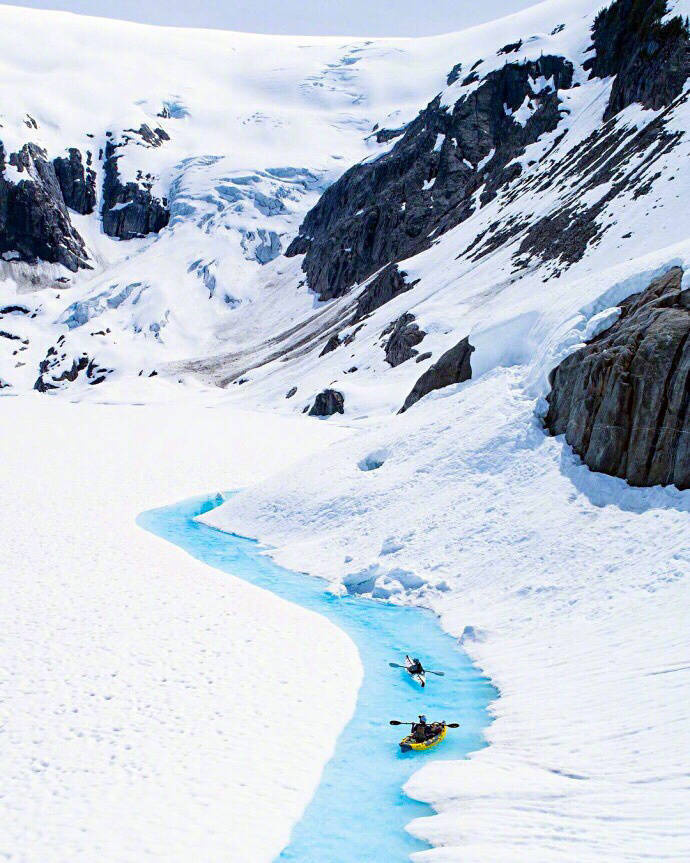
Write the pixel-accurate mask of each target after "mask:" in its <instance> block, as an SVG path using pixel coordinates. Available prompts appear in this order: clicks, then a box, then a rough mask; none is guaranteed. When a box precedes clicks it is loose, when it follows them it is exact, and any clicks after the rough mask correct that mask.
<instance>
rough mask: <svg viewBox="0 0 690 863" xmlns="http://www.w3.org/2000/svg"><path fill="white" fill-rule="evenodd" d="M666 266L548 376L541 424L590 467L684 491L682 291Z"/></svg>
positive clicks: (688, 452) (688, 381)
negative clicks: (548, 388) (607, 325)
mask: <svg viewBox="0 0 690 863" xmlns="http://www.w3.org/2000/svg"><path fill="white" fill-rule="evenodd" d="M682 275H683V273H682V270H681V269H680V268H679V267H674V268H673V269H671V270H669V271H668V272H667V273H665V274H664V275H663V276H661V277H659V278H657V279H655V280H654V281H653V282H652V283H651V284H650V285H649V287H648V288H647V289H646V290H645V291H644V292H643V293H641V294H637V295H635V296H633V297H631V298H630V299H628V300H626V302H624V303H623V304H622V306H621V315H620V317H619V319H618V320H617V321H616V323H615V324H614V325H613V326H612V327H610V329H608V330H606V331H605V332H604V333H602V334H601V335H599V336H597V337H596V338H594V339H592V341H590V342H589V343H588V344H587V345H586V346H585V347H582V348H580V349H579V350H577V351H576V352H575V353H573V354H571V355H570V356H569V357H566V359H565V360H563V362H562V363H561V364H560V365H559V366H558V367H557V368H556V369H555V370H554V371H553V372H552V374H551V387H552V388H551V393H550V394H549V396H548V402H549V410H548V413H547V415H546V418H545V425H546V427H547V429H548V430H549V432H550V433H551V434H554V435H558V434H564V435H565V439H566V441H567V442H568V443H569V444H570V446H571V447H572V448H573V450H574V451H575V452H576V453H577V454H578V455H580V457H581V458H582V459H583V461H584V462H585V464H586V465H588V466H589V467H590V468H591V469H592V470H595V471H601V472H603V473H607V474H611V475H612V476H617V477H621V478H624V479H626V480H628V482H630V483H631V484H632V485H639V486H649V485H659V484H660V485H669V484H674V485H676V486H678V488H681V489H685V488H690V290H689V289H685V290H683V289H682V284H681V280H682Z"/></svg>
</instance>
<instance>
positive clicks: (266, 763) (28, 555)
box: [0, 394, 361, 863]
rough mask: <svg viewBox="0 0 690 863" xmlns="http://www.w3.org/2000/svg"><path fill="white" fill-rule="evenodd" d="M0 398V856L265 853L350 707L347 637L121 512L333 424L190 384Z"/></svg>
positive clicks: (37, 859)
mask: <svg viewBox="0 0 690 863" xmlns="http://www.w3.org/2000/svg"><path fill="white" fill-rule="evenodd" d="M149 396H150V394H149ZM2 415H3V421H4V424H5V426H6V428H10V429H11V430H12V431H11V435H8V434H6V435H5V437H4V446H3V454H2V462H3V482H2V491H0V518H1V520H2V525H3V553H2V562H3V565H2V570H3V576H2V579H1V580H0V600H1V601H0V607H1V608H2V625H1V626H0V655H1V656H2V668H3V673H2V675H1V676H0V699H1V701H2V718H1V725H0V732H1V733H0V739H1V740H2V775H3V781H2V794H1V795H0V856H2V857H3V859H7V860H11V861H21V863H47V861H51V863H61V861H64V863H68V861H69V863H75V861H84V863H92V861H94V860H102V861H143V860H165V861H179V863H188V861H190V860H195V859H200V858H203V859H204V860H216V861H220V860H233V861H238V863H240V861H243V863H257V861H270V860H272V859H273V858H274V857H275V856H276V855H277V854H278V853H279V852H280V850H281V848H282V847H283V846H284V845H285V844H286V843H287V841H288V837H289V834H290V831H291V829H292V826H293V824H294V822H295V821H296V820H297V819H298V818H299V817H300V814H301V812H302V810H303V809H304V807H305V806H306V804H307V802H308V801H309V799H310V798H311V796H312V794H313V793H314V790H315V788H316V786H317V783H318V780H319V776H320V774H321V770H322V768H323V765H324V763H325V762H326V760H327V759H328V758H329V757H330V755H331V753H332V751H333V748H334V746H335V741H336V737H337V735H338V733H339V732H340V730H341V728H342V727H343V725H344V724H345V723H346V722H347V720H348V718H349V716H350V715H351V713H352V711H353V709H354V705H355V699H356V696H357V689H358V686H359V681H360V676H361V668H360V663H359V658H358V655H357V651H356V649H355V647H354V645H353V643H352V642H351V641H350V639H349V638H348V637H347V636H346V635H345V634H344V633H342V632H341V631H340V630H339V629H337V628H336V627H335V626H333V625H332V624H331V623H329V622H328V621H326V620H325V619H324V618H323V617H321V616H319V615H317V614H315V613H313V612H310V611H306V610H303V609H301V608H299V607H297V606H295V605H292V604H290V603H288V602H286V601H285V600H283V599H279V598H278V597H277V596H275V595H274V594H272V593H269V592H267V591H265V590H261V589H259V588H257V587H254V586H252V585H250V584H248V583H246V582H244V581H241V580H239V579H237V578H233V577H232V576H231V575H227V574H221V573H218V572H217V571H216V570H214V569H211V568H210V567H208V566H206V565H204V564H202V563H199V562H198V561H196V560H194V559H192V558H191V557H189V556H187V555H186V554H184V553H183V552H182V551H181V550H179V549H178V548H175V547H174V546H172V545H170V544H168V543H166V542H163V541H161V540H159V539H157V538H155V537H153V536H151V535H150V534H148V533H146V532H145V531H143V530H142V529H141V528H140V527H138V526H137V525H136V523H135V519H136V516H137V514H138V513H139V512H140V511H142V510H144V509H149V508H151V507H152V506H157V505H161V504H164V503H167V502H168V501H171V500H176V499H180V498H182V497H186V496H189V495H191V494H196V493H200V492H201V491H203V490H204V489H210V488H214V487H215V486H216V483H217V482H218V479H219V478H222V479H223V480H224V481H225V482H226V483H228V484H234V485H242V484H246V483H248V482H251V481H253V480H255V479H257V478H258V477H260V476H265V475H267V474H268V473H269V472H271V471H273V470H275V469H277V468H278V467H279V466H282V465H285V464H287V463H289V462H290V461H291V460H293V459H294V458H295V456H296V455H298V454H304V452H305V450H306V449H311V450H316V449H317V448H318V447H319V446H322V445H323V443H324V442H326V441H327V440H329V439H330V440H332V439H333V438H334V437H337V436H338V431H337V430H335V429H329V428H328V427H326V426H324V425H323V424H317V423H309V422H307V421H302V422H295V421H293V420H290V419H285V418H282V419H281V418H279V417H266V416H265V415H260V414H251V413H246V412H241V411H238V410H236V409H231V410H227V409H223V408H222V407H217V408H216V409H214V410H209V409H208V407H207V405H204V404H199V403H198V402H195V401H194V400H193V399H192V400H191V401H188V402H187V403H180V402H179V401H176V403H175V404H171V403H167V404H166V403H158V404H156V405H149V406H126V405H117V404H113V405H86V404H76V405H73V404H66V403H57V402H51V403H46V401H45V400H44V399H41V398H40V397H37V398H35V399H13V398H3V399H2ZM10 437H11V445H8V438H10ZM305 632H308V633H309V638H306V639H305V638H304V637H303V636H304V633H305ZM286 727H287V728H289V727H300V728H306V727H308V728H309V735H307V736H304V737H297V738H295V739H294V740H293V741H292V745H291V746H289V747H286V746H285V729H286ZM238 729H247V731H243V732H242V733H237V732H238ZM267 824H270V829H267Z"/></svg>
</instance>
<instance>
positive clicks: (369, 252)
mask: <svg viewBox="0 0 690 863" xmlns="http://www.w3.org/2000/svg"><path fill="white" fill-rule="evenodd" d="M473 75H474V77H473ZM572 76H573V67H572V65H571V64H570V62H569V61H567V60H565V59H564V58H562V57H554V56H543V57H540V58H539V59H538V60H535V61H527V62H523V63H507V64H506V65H505V66H503V67H502V68H501V69H498V70H496V71H493V72H490V73H489V74H488V75H487V76H486V77H485V78H484V80H482V81H481V83H480V84H479V86H478V87H477V88H474V89H471V90H470V91H469V92H468V93H467V94H466V95H464V96H461V98H460V99H459V100H458V101H457V103H456V104H455V106H454V107H453V108H452V110H451V109H448V110H446V108H444V107H442V106H441V99H440V96H437V97H436V98H435V99H434V100H433V101H432V102H430V103H429V105H427V107H426V108H425V109H424V110H423V111H422V112H421V113H420V114H419V116H418V117H417V118H416V119H415V120H414V121H413V122H412V123H410V125H409V126H408V127H407V128H406V129H405V130H404V133H403V134H402V137H401V138H400V140H399V141H398V142H397V143H396V144H395V145H394V146H393V148H392V150H391V151H390V152H388V153H386V154H384V155H382V156H380V157H379V158H377V159H376V160H374V161H373V162H365V163H362V164H359V165H355V166H354V167H353V168H351V169H350V170H349V171H348V172H347V173H346V174H344V175H343V177H342V178H341V179H340V180H339V181H338V182H336V183H334V184H333V185H332V186H331V187H330V188H329V189H327V190H326V192H325V193H324V195H323V196H322V198H321V200H320V201H319V203H318V204H317V205H316V207H314V208H313V209H312V210H311V211H310V212H309V213H308V214H307V217H306V219H305V220H304V223H303V225H302V227H301V229H300V234H299V236H298V237H297V238H296V239H295V240H294V241H293V243H292V244H291V245H290V247H289V248H288V250H287V254H288V255H296V254H303V253H305V252H306V256H305V259H304V263H303V269H304V271H305V272H306V274H307V280H308V283H309V286H310V288H311V289H312V290H314V291H316V292H317V293H318V294H319V297H320V299H322V300H326V299H331V298H333V297H337V296H340V295H342V294H343V293H345V292H347V290H349V288H351V287H352V285H354V284H355V283H361V282H363V281H364V280H365V279H366V278H367V277H368V276H370V275H371V274H372V273H374V272H376V270H378V269H380V268H381V267H383V266H384V265H386V264H388V263H389V262H391V261H393V262H395V261H400V260H402V259H404V258H406V257H409V256H410V255H414V254H416V253H418V252H420V251H422V250H423V249H425V248H427V247H428V246H429V245H430V243H431V240H430V237H429V235H430V234H431V232H432V231H433V232H434V234H435V235H438V234H440V233H443V232H445V231H447V230H449V229H450V228H452V227H454V226H455V225H457V224H458V223H459V222H461V221H463V220H464V219H466V218H467V217H468V216H469V215H471V213H472V212H473V211H474V204H473V202H472V196H473V195H474V193H475V192H476V191H477V190H478V189H480V188H481V186H482V185H484V186H485V189H484V191H483V193H482V202H483V203H486V202H487V201H488V200H490V199H491V198H492V197H494V196H495V195H496V192H497V190H498V189H499V188H500V187H502V186H503V185H505V184H506V183H507V182H509V181H510V180H511V179H513V178H514V177H515V176H516V173H517V174H519V173H520V167H519V165H512V166H511V167H509V168H508V167H506V166H507V165H508V163H509V162H511V161H512V160H513V159H514V158H515V156H516V155H518V154H520V153H521V152H523V150H524V149H525V147H526V146H527V145H528V144H530V143H532V142H534V141H536V140H537V139H538V138H539V137H540V136H541V135H542V134H544V133H545V132H549V131H552V130H553V129H555V128H556V126H557V125H558V123H559V120H560V117H561V114H560V112H559V98H558V90H559V89H566V88H569V87H570V86H571V84H572ZM544 79H548V80H552V81H553V84H554V87H555V89H553V88H552V87H551V86H550V85H549V84H547V85H544V86H543V87H540V89H538V92H535V90H534V89H533V87H534V86H535V82H537V81H540V80H544ZM474 80H478V79H477V78H476V73H471V74H470V75H469V76H468V77H467V78H466V79H465V82H466V83H467V84H471V83H472V82H473V81H474ZM526 99H528V100H531V103H532V112H531V114H530V116H529V117H528V118H527V120H526V122H525V123H524V125H523V124H521V123H519V122H517V121H516V120H515V119H514V118H513V117H512V112H515V111H517V110H518V109H519V108H520V107H521V106H522V105H523V104H524V103H525V100H526ZM397 292H399V290H398V291H397ZM367 310H370V309H367Z"/></svg>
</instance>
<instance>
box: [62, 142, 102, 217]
mask: <svg viewBox="0 0 690 863" xmlns="http://www.w3.org/2000/svg"><path fill="white" fill-rule="evenodd" d="M92 161H93V160H92V156H91V153H90V152H87V154H86V167H84V162H83V160H82V156H81V153H80V152H79V150H77V149H75V148H74V147H70V149H69V150H68V155H67V156H58V157H57V159H53V166H54V168H55V175H56V177H57V181H58V183H59V185H60V191H61V192H62V198H63V200H64V202H65V204H66V205H67V206H68V207H69V208H70V210H75V211H76V212H77V213H81V215H82V216H86V215H88V214H90V213H93V211H94V208H95V206H96V173H95V171H94V170H93V168H92V167H91V163H92Z"/></svg>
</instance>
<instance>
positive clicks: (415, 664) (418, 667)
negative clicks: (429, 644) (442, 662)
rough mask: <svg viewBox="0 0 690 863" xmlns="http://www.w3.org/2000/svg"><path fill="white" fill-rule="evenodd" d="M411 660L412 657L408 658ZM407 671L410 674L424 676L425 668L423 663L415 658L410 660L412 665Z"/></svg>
mask: <svg viewBox="0 0 690 863" xmlns="http://www.w3.org/2000/svg"><path fill="white" fill-rule="evenodd" d="M407 658H408V659H410V657H409V656H408V657H407ZM407 670H408V672H409V673H410V674H424V668H423V666H422V663H421V662H420V661H419V660H418V659H417V657H416V656H415V658H414V659H411V660H410V664H409V665H408V666H407Z"/></svg>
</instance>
